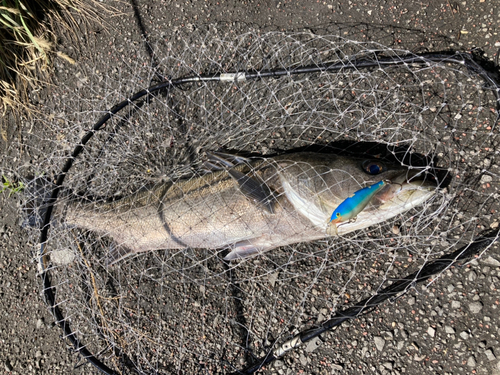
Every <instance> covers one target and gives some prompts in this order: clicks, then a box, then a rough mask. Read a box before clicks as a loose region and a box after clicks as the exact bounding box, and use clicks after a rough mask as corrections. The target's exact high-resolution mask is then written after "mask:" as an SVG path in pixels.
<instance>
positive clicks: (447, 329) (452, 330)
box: [444, 326, 455, 334]
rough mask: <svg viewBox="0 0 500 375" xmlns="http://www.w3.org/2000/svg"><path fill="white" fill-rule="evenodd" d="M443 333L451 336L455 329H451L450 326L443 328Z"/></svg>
mask: <svg viewBox="0 0 500 375" xmlns="http://www.w3.org/2000/svg"><path fill="white" fill-rule="evenodd" d="M444 331H445V332H446V333H449V334H453V333H455V328H453V327H451V326H444Z"/></svg>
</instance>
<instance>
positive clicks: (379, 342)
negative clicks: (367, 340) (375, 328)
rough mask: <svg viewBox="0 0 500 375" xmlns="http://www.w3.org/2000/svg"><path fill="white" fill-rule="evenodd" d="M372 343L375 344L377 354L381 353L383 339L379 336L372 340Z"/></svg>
mask: <svg viewBox="0 0 500 375" xmlns="http://www.w3.org/2000/svg"><path fill="white" fill-rule="evenodd" d="M373 341H374V342H375V347H376V348H377V350H378V351H379V352H381V351H382V350H384V346H385V340H384V338H383V337H381V336H375V337H374V338H373Z"/></svg>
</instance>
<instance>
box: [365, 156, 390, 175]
mask: <svg viewBox="0 0 500 375" xmlns="http://www.w3.org/2000/svg"><path fill="white" fill-rule="evenodd" d="M361 168H362V169H363V171H365V172H366V173H368V174H371V175H377V174H380V173H382V172H385V171H387V167H386V166H385V165H384V163H382V162H381V161H379V160H365V161H364V162H363V163H362V164H361Z"/></svg>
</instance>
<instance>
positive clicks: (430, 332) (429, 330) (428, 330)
mask: <svg viewBox="0 0 500 375" xmlns="http://www.w3.org/2000/svg"><path fill="white" fill-rule="evenodd" d="M427 333H428V334H429V336H430V337H434V335H435V334H436V330H435V329H434V328H432V327H429V328H428V329H427Z"/></svg>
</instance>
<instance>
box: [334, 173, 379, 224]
mask: <svg viewBox="0 0 500 375" xmlns="http://www.w3.org/2000/svg"><path fill="white" fill-rule="evenodd" d="M388 183H389V182H388V181H385V180H382V181H380V182H377V183H376V184H373V185H370V186H367V187H365V188H363V189H361V190H358V191H356V192H355V193H354V194H353V195H352V196H350V197H349V198H347V199H346V200H344V201H343V202H342V203H341V204H340V205H339V206H338V207H337V208H336V209H335V211H333V213H332V217H331V218H330V224H336V223H341V222H344V221H349V220H352V219H355V218H356V216H358V214H359V213H360V212H361V211H363V209H364V208H365V207H366V206H367V205H368V203H370V200H371V199H372V198H373V196H374V195H375V194H377V192H379V191H380V190H381V189H382V188H383V187H384V186H385V185H387V184H388Z"/></svg>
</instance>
